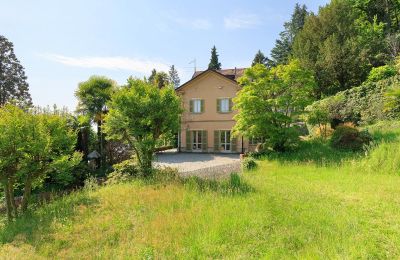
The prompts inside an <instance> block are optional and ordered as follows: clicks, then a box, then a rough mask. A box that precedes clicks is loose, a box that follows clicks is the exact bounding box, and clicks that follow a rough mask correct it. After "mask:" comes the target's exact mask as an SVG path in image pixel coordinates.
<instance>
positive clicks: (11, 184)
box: [8, 177, 18, 217]
mask: <svg viewBox="0 0 400 260" xmlns="http://www.w3.org/2000/svg"><path fill="white" fill-rule="evenodd" d="M14 183H15V180H14V178H12V177H10V178H9V181H8V194H9V195H10V203H11V210H12V211H14V216H15V217H18V210H17V205H16V204H15V199H14Z"/></svg>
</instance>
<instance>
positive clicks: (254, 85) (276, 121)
mask: <svg viewBox="0 0 400 260" xmlns="http://www.w3.org/2000/svg"><path fill="white" fill-rule="evenodd" d="M239 83H240V84H241V85H242V89H241V90H240V91H239V93H238V95H237V97H236V98H234V102H235V109H237V110H238V111H239V113H238V114H237V115H236V116H235V117H234V118H235V120H236V125H235V127H234V133H235V134H242V135H244V136H247V137H249V138H250V137H259V138H264V140H266V142H267V144H268V145H269V146H270V147H271V148H273V149H274V150H277V151H282V150H286V149H290V148H292V147H293V145H295V144H296V141H297V140H298V136H299V133H298V131H297V130H296V128H295V126H293V125H292V123H293V122H294V120H295V117H296V115H298V114H299V113H301V112H302V111H303V109H304V107H305V106H306V105H307V104H309V103H310V102H311V100H312V98H311V93H312V90H313V88H315V85H316V84H315V80H314V77H313V74H312V72H311V71H309V70H305V69H303V68H302V67H301V65H300V62H299V61H297V60H293V61H291V62H290V63H289V64H288V65H278V66H277V67H275V68H272V69H267V68H266V67H265V66H264V65H262V64H256V65H255V66H253V67H251V68H249V69H247V70H245V73H244V75H243V77H241V78H240V80H239Z"/></svg>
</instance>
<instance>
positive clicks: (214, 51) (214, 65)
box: [208, 45, 221, 70]
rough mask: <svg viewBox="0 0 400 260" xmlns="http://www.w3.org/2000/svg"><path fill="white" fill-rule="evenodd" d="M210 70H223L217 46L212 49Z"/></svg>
mask: <svg viewBox="0 0 400 260" xmlns="http://www.w3.org/2000/svg"><path fill="white" fill-rule="evenodd" d="M208 69H211V70H220V69H221V63H220V62H219V61H218V54H217V48H215V45H214V46H213V47H212V49H211V59H210V64H208Z"/></svg>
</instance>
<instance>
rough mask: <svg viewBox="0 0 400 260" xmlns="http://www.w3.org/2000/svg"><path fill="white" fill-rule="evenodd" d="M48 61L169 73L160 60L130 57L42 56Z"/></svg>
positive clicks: (99, 67)
mask: <svg viewBox="0 0 400 260" xmlns="http://www.w3.org/2000/svg"><path fill="white" fill-rule="evenodd" d="M40 56H42V57H44V58H46V59H48V60H51V61H54V62H58V63H61V64H64V65H68V66H74V67H81V68H98V69H109V70H126V71H131V72H139V73H143V74H148V73H150V72H151V70H152V69H154V68H155V69H156V70H160V71H168V70H169V66H170V65H169V64H168V63H165V62H162V61H159V60H145V59H138V58H129V57H121V56H115V57H90V56H83V57H68V56H64V55H59V54H42V55H40Z"/></svg>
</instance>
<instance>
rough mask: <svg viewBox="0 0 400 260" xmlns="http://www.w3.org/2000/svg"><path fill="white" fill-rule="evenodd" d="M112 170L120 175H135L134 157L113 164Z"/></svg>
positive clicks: (136, 172) (136, 170)
mask: <svg viewBox="0 0 400 260" xmlns="http://www.w3.org/2000/svg"><path fill="white" fill-rule="evenodd" d="M113 168H114V172H115V173H119V174H122V175H131V176H136V175H137V174H138V168H137V164H136V163H135V160H134V159H128V160H125V161H123V162H120V163H117V164H114V165H113Z"/></svg>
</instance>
